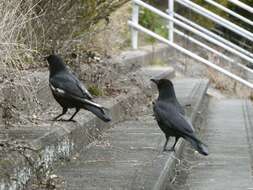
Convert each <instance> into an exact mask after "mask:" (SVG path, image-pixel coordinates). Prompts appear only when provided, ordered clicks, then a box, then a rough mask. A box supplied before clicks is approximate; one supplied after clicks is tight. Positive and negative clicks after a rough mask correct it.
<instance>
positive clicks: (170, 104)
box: [151, 79, 208, 155]
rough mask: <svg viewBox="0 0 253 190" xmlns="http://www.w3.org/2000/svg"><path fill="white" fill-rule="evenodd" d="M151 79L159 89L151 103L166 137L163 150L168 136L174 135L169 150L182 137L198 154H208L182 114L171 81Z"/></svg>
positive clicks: (172, 149) (173, 149)
mask: <svg viewBox="0 0 253 190" xmlns="http://www.w3.org/2000/svg"><path fill="white" fill-rule="evenodd" d="M151 81H153V82H154V83H155V84H156V85H157V87H158V90H159V96H158V99H157V100H156V101H155V102H154V103H153V110H154V116H155V119H156V120H157V123H158V125H159V127H160V129H161V130H162V131H163V132H164V134H165V137H166V142H165V144H164V147H163V150H164V151H166V150H167V149H166V146H167V143H168V141H169V137H170V136H173V137H175V143H174V145H173V147H172V148H171V149H170V151H175V145H176V143H177V141H178V139H179V138H180V137H183V138H184V139H185V140H187V141H189V142H190V143H191V144H192V146H193V148H194V149H195V150H197V151H198V152H199V153H200V154H203V155H208V150H207V147H206V145H204V144H203V143H202V142H201V141H200V140H198V139H197V137H196V136H195V134H194V129H193V127H192V125H191V124H190V123H189V122H188V121H187V120H186V119H185V117H184V116H183V113H182V110H181V108H182V107H181V106H180V104H179V102H178V101H177V99H176V94H175V91H174V87H173V84H172V82H171V81H170V80H168V79H160V80H155V79H151Z"/></svg>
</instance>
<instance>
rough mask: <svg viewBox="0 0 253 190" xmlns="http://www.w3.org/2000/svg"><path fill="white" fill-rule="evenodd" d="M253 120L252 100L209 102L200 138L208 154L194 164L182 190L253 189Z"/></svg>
mask: <svg viewBox="0 0 253 190" xmlns="http://www.w3.org/2000/svg"><path fill="white" fill-rule="evenodd" d="M252 118H253V106H252V102H251V101H248V100H241V99H232V100H217V99H212V100H211V101H210V103H209V108H208V112H207V116H206V121H205V128H206V131H205V135H204V137H203V138H204V139H205V142H206V143H207V144H208V147H209V151H210V155H209V156H208V157H205V158H204V159H201V160H198V162H197V163H196V161H195V164H194V167H193V169H192V170H191V172H190V174H189V177H188V179H187V183H186V184H187V185H186V186H187V187H186V188H184V189H187V190H221V189H224V190H227V189H229V190H239V189H245V190H246V189H247V190H249V189H253V183H252V155H253V154H252V150H253V149H252V137H253V136H252V131H253V122H252Z"/></svg>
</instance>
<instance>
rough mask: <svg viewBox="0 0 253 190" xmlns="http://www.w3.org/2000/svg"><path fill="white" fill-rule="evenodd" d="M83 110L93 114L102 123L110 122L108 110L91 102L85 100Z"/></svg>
mask: <svg viewBox="0 0 253 190" xmlns="http://www.w3.org/2000/svg"><path fill="white" fill-rule="evenodd" d="M84 109H86V110H88V111H90V112H92V113H94V114H95V115H96V116H97V117H98V118H100V119H101V120H103V121H104V122H109V121H111V120H112V119H111V117H110V116H109V110H107V109H106V108H104V107H102V106H100V105H99V104H96V103H94V102H92V101H89V100H87V101H86V102H85V104H84Z"/></svg>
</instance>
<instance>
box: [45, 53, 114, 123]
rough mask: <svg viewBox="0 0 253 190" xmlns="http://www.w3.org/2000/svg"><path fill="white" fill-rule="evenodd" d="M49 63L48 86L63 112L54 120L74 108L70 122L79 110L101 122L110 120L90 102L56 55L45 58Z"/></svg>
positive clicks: (98, 107)
mask: <svg viewBox="0 0 253 190" xmlns="http://www.w3.org/2000/svg"><path fill="white" fill-rule="evenodd" d="M47 61H48V63H49V73H50V74H49V86H50V89H51V91H52V94H53V96H54V98H55V100H56V101H57V102H58V103H59V104H60V105H61V106H62V108H63V112H62V113H61V114H60V115H58V116H57V117H56V118H55V119H58V118H59V117H61V116H62V115H64V114H65V113H66V112H67V110H68V108H76V112H75V113H74V115H73V116H72V117H71V118H70V120H72V119H73V118H74V116H75V115H76V114H77V112H78V111H79V110H80V109H86V110H88V111H91V112H92V113H94V114H95V115H97V116H98V117H99V118H100V119H102V120H103V121H106V122H108V121H110V120H111V118H110V117H109V116H108V115H107V113H105V112H104V109H105V108H103V107H102V106H100V105H99V104H96V103H95V102H94V101H93V100H92V96H91V94H90V93H89V91H88V90H87V89H86V88H85V86H84V85H83V84H82V83H81V82H80V81H79V80H78V78H77V77H76V76H75V75H74V74H72V73H71V72H70V71H69V70H68V69H67V67H66V66H65V64H64V62H63V60H62V59H61V58H60V57H59V56H57V55H50V56H48V57H47Z"/></svg>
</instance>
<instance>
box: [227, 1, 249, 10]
mask: <svg viewBox="0 0 253 190" xmlns="http://www.w3.org/2000/svg"><path fill="white" fill-rule="evenodd" d="M228 1H229V2H231V3H233V4H235V5H237V6H238V7H241V8H243V9H244V10H246V11H249V12H250V13H253V8H252V7H250V6H249V5H247V4H245V3H243V2H241V1H239V0H228Z"/></svg>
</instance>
